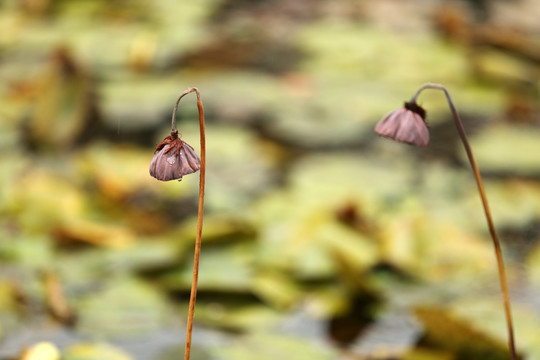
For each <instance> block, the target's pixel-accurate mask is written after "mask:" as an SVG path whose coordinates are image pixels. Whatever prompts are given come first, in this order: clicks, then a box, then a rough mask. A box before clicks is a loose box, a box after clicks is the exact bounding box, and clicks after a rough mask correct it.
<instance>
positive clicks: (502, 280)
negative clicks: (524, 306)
mask: <svg viewBox="0 0 540 360" xmlns="http://www.w3.org/2000/svg"><path fill="white" fill-rule="evenodd" d="M425 89H435V90H442V91H443V92H444V94H445V95H446V99H447V100H448V105H449V106H450V110H451V111H452V115H453V117H454V120H455V123H456V128H457V131H458V133H459V136H460V137H461V141H462V142H463V146H464V147H465V151H466V152H467V157H468V158H469V162H470V164H471V167H472V169H473V172H474V177H475V179H476V184H477V185H478V191H479V193H480V198H481V199H482V205H483V206H484V213H485V215H486V220H487V224H488V228H489V233H490V234H491V239H492V240H493V247H494V248H495V256H496V258H497V267H498V270H499V280H500V283H501V289H502V295H503V302H504V311H505V315H506V325H507V328H508V345H509V348H510V354H511V356H512V360H517V355H516V348H515V342H514V326H513V324H512V312H511V307H510V296H509V294H508V284H507V281H506V272H505V267H504V261H503V255H502V251H501V244H500V241H499V237H498V236H497V233H496V232H495V226H494V225H493V220H492V218H491V212H490V210H489V205H488V200H487V197H486V192H485V190H484V185H483V183H482V177H481V176H480V171H479V170H478V165H476V160H475V159H474V156H473V153H472V149H471V146H470V144H469V140H468V139H467V134H466V133H465V129H464V127H463V123H462V122H461V119H460V117H459V114H458V112H457V110H456V108H455V106H454V103H453V101H452V98H451V97H450V94H449V93H448V90H447V89H446V88H445V87H444V86H443V85H439V84H431V83H428V84H425V85H423V86H421V87H420V88H419V89H418V91H417V92H416V93H415V94H414V95H413V97H412V98H411V102H416V98H417V97H418V95H420V93H421V92H422V91H423V90H425Z"/></svg>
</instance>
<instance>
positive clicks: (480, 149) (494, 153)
mask: <svg viewBox="0 0 540 360" xmlns="http://www.w3.org/2000/svg"><path fill="white" fill-rule="evenodd" d="M470 141H471V147H472V148H473V151H474V154H475V156H476V160H477V161H478V164H479V167H480V169H481V170H482V171H485V172H496V173H504V174H520V175H526V176H527V175H538V174H539V173H540V159H539V158H538V156H536V154H538V153H539V152H540V135H539V132H538V131H536V130H535V129H534V128H529V127H525V126H508V125H497V126H492V127H489V128H486V129H484V130H483V131H482V132H481V133H479V134H478V135H475V136H473V137H471V139H470ZM462 159H465V153H464V152H462ZM463 161H466V160H463Z"/></svg>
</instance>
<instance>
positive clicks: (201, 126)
mask: <svg viewBox="0 0 540 360" xmlns="http://www.w3.org/2000/svg"><path fill="white" fill-rule="evenodd" d="M191 92H195V93H196V94H197V109H198V110H199V133H200V144H201V170H200V174H199V208H198V213H197V234H196V237H195V252H194V255H193V278H192V280H191V293H190V297H189V311H188V319H187V327H186V347H185V351H184V360H189V357H190V353H191V337H192V336H191V335H192V332H193V317H194V315H195V302H196V300H197V284H198V281H199V260H200V256H201V239H202V227H203V215H204V183H205V178H206V136H205V127H204V108H203V104H202V101H201V94H200V93H199V90H198V89H197V88H189V89H187V90H186V91H184V92H183V93H182V94H181V95H180V97H179V98H178V100H177V101H176V104H175V106H174V111H173V116H172V131H171V133H178V130H177V129H176V111H177V109H178V103H179V102H180V100H181V99H182V97H184V96H185V95H187V94H189V93H191Z"/></svg>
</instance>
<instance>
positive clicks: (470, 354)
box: [416, 307, 510, 360]
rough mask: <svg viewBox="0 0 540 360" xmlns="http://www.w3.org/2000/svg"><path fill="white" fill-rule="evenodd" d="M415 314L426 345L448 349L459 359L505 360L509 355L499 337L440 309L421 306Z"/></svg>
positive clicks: (446, 310)
mask: <svg viewBox="0 0 540 360" xmlns="http://www.w3.org/2000/svg"><path fill="white" fill-rule="evenodd" d="M416 316H417V317H418V319H419V320H420V322H421V323H422V325H423V326H424V327H425V331H426V339H427V341H428V342H429V343H430V344H433V345H435V346H437V347H439V348H443V349H448V350H451V351H452V352H454V353H456V354H458V355H459V356H460V358H463V359H471V360H472V359H493V360H496V359H501V360H502V359H508V358H509V356H510V354H509V352H508V350H507V347H506V344H505V342H504V341H502V340H501V339H500V338H497V337H493V336H492V335H489V334H487V333H486V332H484V331H482V330H480V329H478V328H477V327H475V325H474V323H471V322H469V321H467V320H466V319H463V318H461V317H459V315H456V314H454V313H452V312H451V311H448V309H444V308H436V307H421V308H417V309H416Z"/></svg>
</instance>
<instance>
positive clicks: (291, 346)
mask: <svg viewBox="0 0 540 360" xmlns="http://www.w3.org/2000/svg"><path fill="white" fill-rule="evenodd" d="M213 353H214V354H215V355H216V356H219V357H220V358H222V359H224V360H229V359H231V360H232V359H235V360H248V359H249V360H251V359H254V358H257V359H261V360H267V359H268V360H269V359H283V360H287V359H295V360H303V359H306V360H307V359H309V360H325V359H328V360H330V359H335V358H336V356H337V353H336V352H335V350H333V349H331V348H329V347H326V346H324V345H321V344H319V343H313V342H312V341H309V340H306V339H301V338H296V337H292V336H290V335H288V336H283V335H274V334H265V333H255V334H253V335H250V336H247V337H245V338H242V339H240V340H239V341H237V343H236V344H232V345H227V346H224V347H220V348H219V349H215V350H213Z"/></svg>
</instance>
